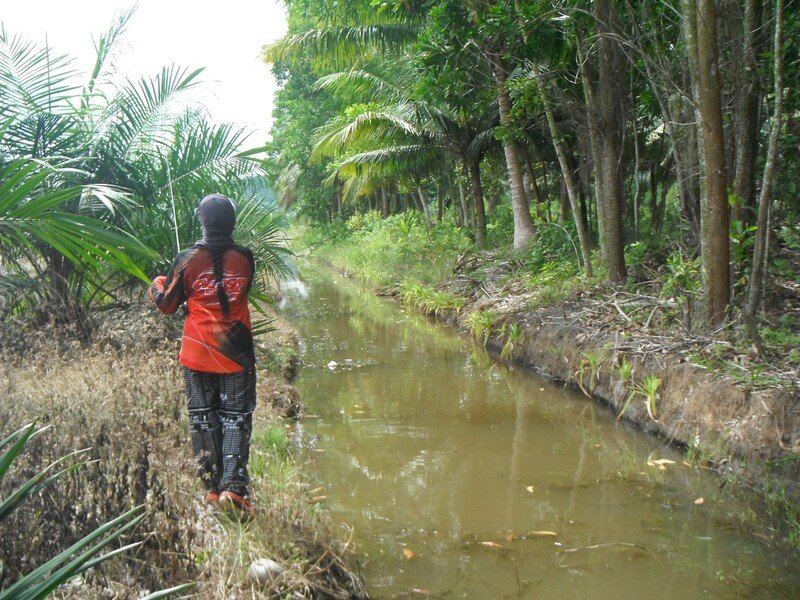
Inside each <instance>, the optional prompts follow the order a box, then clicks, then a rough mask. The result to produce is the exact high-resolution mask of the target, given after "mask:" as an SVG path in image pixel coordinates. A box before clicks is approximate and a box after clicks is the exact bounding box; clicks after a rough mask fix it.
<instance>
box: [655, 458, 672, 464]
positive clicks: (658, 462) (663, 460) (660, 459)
mask: <svg viewBox="0 0 800 600" xmlns="http://www.w3.org/2000/svg"><path fill="white" fill-rule="evenodd" d="M652 462H653V463H654V464H656V465H674V464H675V461H674V460H670V459H668V458H659V459H658V460H654V461H652Z"/></svg>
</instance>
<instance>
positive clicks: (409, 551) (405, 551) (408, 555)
mask: <svg viewBox="0 0 800 600" xmlns="http://www.w3.org/2000/svg"><path fill="white" fill-rule="evenodd" d="M403 556H405V557H406V560H411V559H412V558H414V551H413V550H412V549H411V548H403Z"/></svg>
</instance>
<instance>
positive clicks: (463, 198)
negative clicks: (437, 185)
mask: <svg viewBox="0 0 800 600" xmlns="http://www.w3.org/2000/svg"><path fill="white" fill-rule="evenodd" d="M458 198H459V200H460V201H461V222H462V223H463V224H464V227H467V228H469V227H470V222H469V210H467V198H466V196H465V195H464V186H463V185H461V180H459V182H458Z"/></svg>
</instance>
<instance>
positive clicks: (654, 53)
mask: <svg viewBox="0 0 800 600" xmlns="http://www.w3.org/2000/svg"><path fill="white" fill-rule="evenodd" d="M784 4H785V6H784ZM286 6H287V11H288V17H289V33H288V35H287V36H286V37H285V38H284V39H283V40H280V41H279V42H277V43H275V44H273V45H271V46H269V47H267V48H266V49H265V58H266V60H268V61H271V62H273V63H274V70H275V72H276V74H277V75H278V76H279V78H280V80H281V81H282V82H283V84H284V85H283V88H282V90H281V91H279V93H278V99H277V107H278V108H277V110H276V112H275V116H276V122H275V128H274V130H273V142H272V146H271V151H272V156H273V160H272V163H271V168H272V169H273V176H274V181H275V183H276V185H277V187H278V189H279V193H280V195H281V198H282V199H283V201H284V202H285V203H286V204H287V205H291V206H293V207H294V209H295V210H296V212H297V213H299V214H303V215H306V216H308V217H310V218H311V219H312V220H315V221H317V222H320V223H322V222H331V221H337V220H338V221H342V222H343V221H345V220H347V219H348V218H352V216H353V215H357V214H362V213H368V212H369V211H377V214H379V215H380V218H383V219H389V218H390V216H391V215H395V214H402V213H405V212H407V211H412V212H417V213H419V215H420V216H419V219H420V221H421V222H423V223H425V224H426V226H427V230H428V231H430V234H431V235H432V236H436V235H438V233H437V230H436V229H434V228H432V225H433V222H434V221H438V222H442V221H444V222H446V221H447V220H448V219H447V217H446V216H445V215H446V214H447V213H451V214H452V217H451V218H450V220H451V221H452V222H453V223H454V224H455V226H457V227H460V228H463V229H464V231H465V232H468V234H469V236H470V237H471V239H472V240H473V242H474V244H475V245H476V246H478V247H486V246H487V245H489V246H496V247H498V248H500V249H505V250H507V251H517V252H519V251H528V250H530V249H531V248H533V249H534V254H535V248H536V247H537V246H539V245H541V244H542V243H543V236H545V239H547V238H548V236H549V237H553V234H552V233H544V232H545V231H546V230H548V231H549V232H552V231H554V228H555V227H556V226H558V227H560V228H561V229H559V231H563V232H564V233H565V234H567V235H569V237H570V238H571V244H570V249H571V248H574V249H575V250H576V252H574V253H573V252H571V251H570V252H567V253H565V256H568V257H569V259H568V260H574V259H575V258H576V257H577V258H579V262H580V265H581V267H582V268H583V270H584V272H585V273H586V274H587V275H591V274H592V267H593V264H592V263H593V262H594V263H596V264H595V265H594V266H595V267H597V266H599V267H600V273H601V274H602V276H604V277H606V278H607V279H609V280H610V281H611V282H613V283H623V282H625V281H626V279H627V280H628V281H630V280H636V279H641V278H642V277H645V276H646V274H647V273H650V272H652V270H647V269H642V265H643V264H648V265H655V267H656V268H658V267H659V266H660V267H661V269H662V271H664V272H670V269H672V268H673V267H674V265H675V264H681V265H684V266H685V265H694V264H695V259H697V261H698V263H699V268H698V269H695V270H692V269H688V270H687V269H684V271H686V272H691V273H693V274H694V275H693V277H694V278H695V279H694V280H693V281H692V282H690V283H687V285H689V286H690V287H692V286H694V287H696V288H697V289H696V290H694V287H692V289H693V290H694V291H693V292H692V299H693V301H694V302H695V303H696V304H697V305H698V308H703V309H704V310H703V313H704V314H705V316H706V319H705V324H706V325H710V326H712V327H715V326H717V325H719V324H720V323H722V322H723V321H724V320H725V319H726V318H727V317H729V316H730V315H731V314H732V312H734V311H735V310H736V309H739V308H741V309H742V314H743V316H744V317H745V321H749V322H751V323H755V315H756V314H757V312H758V310H759V304H760V300H761V298H763V296H764V294H765V291H764V287H763V286H764V283H765V282H766V283H767V284H769V280H768V279H766V278H765V276H764V270H763V269H762V268H761V267H762V266H764V265H766V266H768V267H769V268H772V269H773V271H774V269H775V268H783V270H784V271H785V270H786V265H785V264H783V266H781V264H780V261H779V260H778V259H777V257H779V256H781V257H783V258H782V259H780V260H784V259H785V258H786V255H787V253H788V254H789V255H791V256H792V257H794V253H795V251H796V250H795V248H794V246H793V241H792V240H794V239H796V238H797V237H798V233H797V226H796V222H797V216H798V202H797V189H798V180H797V173H798V172H800V171H799V170H798V166H800V165H798V161H799V160H800V156H798V152H797V148H798V145H797V135H798V116H799V115H800V111H799V109H800V106H798V100H797V95H796V94H792V93H791V91H792V90H795V89H796V88H797V84H798V77H800V17H799V16H798V15H800V12H799V11H797V10H794V9H796V0H789V1H788V2H784V0H706V1H702V2H697V3H695V2H687V1H683V0H669V1H667V2H660V3H651V2H641V3H631V2H627V1H624V0H598V1H596V2H594V3H592V4H590V5H587V4H585V3H580V2H574V1H573V0H549V1H544V0H537V1H532V2H519V1H512V0H490V1H473V0H467V1H463V0H458V1H456V0H419V1H416V2H406V1H400V0H346V1H341V0H338V1H336V2H334V1H322V2H308V1H301V0H287V2H286ZM496 212H497V213H498V214H497V215H494V216H493V214H494V213H496ZM370 214H375V213H370ZM369 218H370V219H371V218H373V217H369ZM442 230H443V229H442V228H440V229H439V231H442ZM559 235H561V234H560V233H559ZM512 246H513V249H512ZM596 250H599V254H598V253H597V252H595V251H596ZM626 258H627V260H626ZM795 258H796V257H795ZM668 259H669V260H671V261H672V263H671V264H673V267H670V266H669V264H668ZM632 260H633V262H631V261H632ZM791 260H792V259H791V258H790V263H791ZM731 300H733V303H731ZM695 322H696V324H697V323H698V320H696V321H695ZM751 334H752V335H753V336H754V338H755V341H756V343H758V344H760V338H759V336H758V330H757V328H756V327H751Z"/></svg>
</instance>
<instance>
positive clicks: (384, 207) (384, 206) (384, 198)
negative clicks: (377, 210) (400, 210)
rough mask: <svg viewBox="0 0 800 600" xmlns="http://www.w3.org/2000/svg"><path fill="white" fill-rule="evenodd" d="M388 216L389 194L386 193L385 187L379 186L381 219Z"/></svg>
mask: <svg viewBox="0 0 800 600" xmlns="http://www.w3.org/2000/svg"><path fill="white" fill-rule="evenodd" d="M388 216H389V194H387V193H386V186H385V185H382V186H381V218H382V219H385V218H386V217H388Z"/></svg>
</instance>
